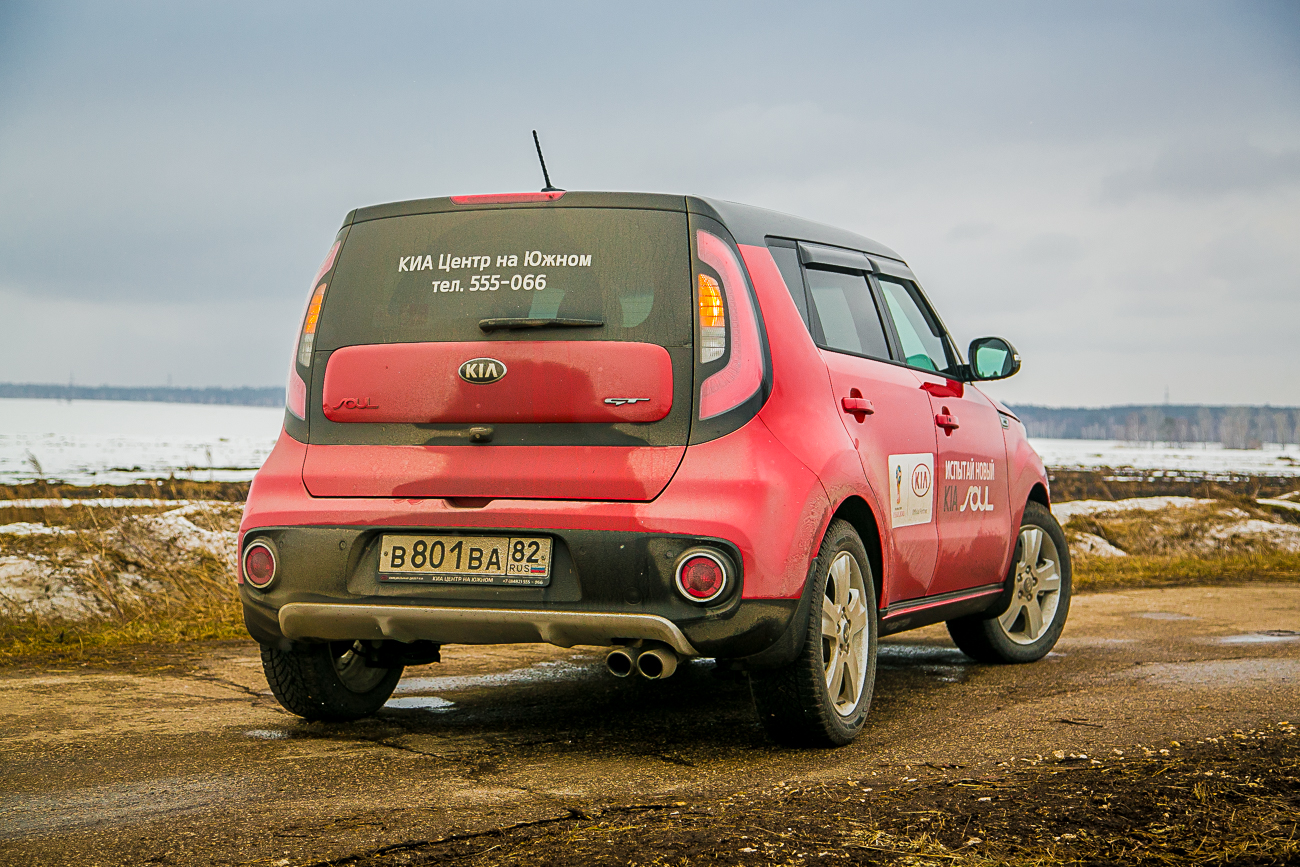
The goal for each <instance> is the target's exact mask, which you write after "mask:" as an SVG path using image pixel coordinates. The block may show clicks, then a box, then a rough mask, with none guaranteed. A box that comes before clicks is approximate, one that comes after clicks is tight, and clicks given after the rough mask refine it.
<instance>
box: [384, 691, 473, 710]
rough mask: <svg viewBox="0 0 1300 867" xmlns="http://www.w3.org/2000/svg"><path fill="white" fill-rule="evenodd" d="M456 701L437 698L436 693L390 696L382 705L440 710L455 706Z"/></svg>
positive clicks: (399, 708) (409, 708) (404, 708)
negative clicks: (400, 696)
mask: <svg viewBox="0 0 1300 867" xmlns="http://www.w3.org/2000/svg"><path fill="white" fill-rule="evenodd" d="M455 706H456V703H455V702H451V701H447V699H445V698H438V696H436V695H408V696H404V697H402V698H390V699H389V700H388V701H386V702H384V707H391V708H397V709H398V710H431V711H435V712H442V711H446V710H450V709H451V708H453V707H455Z"/></svg>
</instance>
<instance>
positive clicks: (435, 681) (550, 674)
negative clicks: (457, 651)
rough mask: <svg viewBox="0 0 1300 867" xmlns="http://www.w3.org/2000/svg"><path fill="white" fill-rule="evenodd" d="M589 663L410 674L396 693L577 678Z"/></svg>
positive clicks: (584, 673) (588, 668) (560, 662)
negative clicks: (460, 673) (459, 673)
mask: <svg viewBox="0 0 1300 867" xmlns="http://www.w3.org/2000/svg"><path fill="white" fill-rule="evenodd" d="M591 672H592V666H591V665H590V664H585V665H575V664H573V663H572V662H567V661H565V660H555V661H547V662H539V663H537V664H535V665H531V666H529V667H528V668H516V669H514V670H513V671H501V672H494V673H492V674H476V675H464V676H460V677H408V678H404V679H403V680H401V681H400V682H399V683H398V684H397V689H395V690H394V692H395V693H399V694H400V693H412V692H416V693H420V692H448V691H452V690H458V689H481V688H483V687H490V686H513V685H518V684H529V683H543V682H551V683H554V682H555V681H557V680H576V679H578V678H579V677H586V676H589V675H590V674H591Z"/></svg>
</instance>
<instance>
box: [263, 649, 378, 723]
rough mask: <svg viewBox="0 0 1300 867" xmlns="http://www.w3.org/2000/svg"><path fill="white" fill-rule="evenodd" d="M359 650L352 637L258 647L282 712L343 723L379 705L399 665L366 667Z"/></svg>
mask: <svg viewBox="0 0 1300 867" xmlns="http://www.w3.org/2000/svg"><path fill="white" fill-rule="evenodd" d="M364 651H365V648H364V646H362V645H361V643H360V642H354V641H331V642H329V643H327V644H311V645H307V646H304V647H301V648H296V649H294V650H279V649H278V648H275V647H266V646H263V647H262V670H263V671H265V672H266V682H267V683H268V684H270V686H271V692H273V693H274V694H275V697H276V699H277V700H278V701H279V702H280V704H281V705H283V706H284V709H285V710H287V711H289V712H290V713H294V714H297V715H298V716H300V717H302V718H303V719H306V720H312V721H316V720H322V721H326V722H346V721H349V720H355V719H360V718H361V717H364V716H369V715H370V714H372V713H374V712H375V711H377V710H379V709H380V708H381V707H383V706H384V702H386V701H388V697H389V696H390V695H392V694H393V689H394V687H396V686H397V681H398V680H399V679H400V678H401V677H402V666H400V665H399V666H396V667H391V668H389V667H376V666H370V665H367V664H366V659H365V653H364Z"/></svg>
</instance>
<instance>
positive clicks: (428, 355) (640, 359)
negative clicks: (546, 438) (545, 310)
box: [322, 340, 673, 499]
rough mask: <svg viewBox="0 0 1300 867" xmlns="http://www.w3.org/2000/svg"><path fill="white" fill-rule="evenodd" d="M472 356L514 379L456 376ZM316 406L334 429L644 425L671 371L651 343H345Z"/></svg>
mask: <svg viewBox="0 0 1300 867" xmlns="http://www.w3.org/2000/svg"><path fill="white" fill-rule="evenodd" d="M479 357H484V358H489V359H493V360H495V361H498V362H500V363H501V364H502V365H504V367H503V369H502V370H501V373H502V374H504V373H505V371H506V370H507V369H508V370H509V371H510V373H511V376H507V377H505V378H503V379H500V380H499V381H497V382H490V383H475V382H469V381H466V380H465V379H463V378H462V377H460V376H458V375H457V373H456V371H457V368H458V367H459V366H460V364H461V362H463V361H465V360H466V359H473V358H479ZM435 371H436V373H434V372H435ZM610 400H615V401H620V402H619V403H611V402H610ZM322 403H323V404H324V406H323V409H324V412H325V417H326V418H328V419H329V420H330V421H333V422H362V423H365V422H369V423H408V424H439V423H442V424H458V423H475V424H508V423H520V422H551V423H565V422H569V423H574V422H603V423H606V424H609V423H619V422H651V421H658V420H659V419H661V418H663V417H664V416H666V415H668V412H669V410H671V409H672V405H673V369H672V362H671V360H670V359H669V357H668V350H666V349H664V348H663V347H662V346H657V345H655V344H653V343H626V342H613V341H605V340H585V341H576V340H573V341H569V340H562V341H561V340H551V341H544V340H536V341H534V340H527V341H504V340H497V341H481V342H472V343H467V342H451V343H389V344H376V345H365V346H345V347H343V348H342V349H339V350H337V351H335V352H334V354H333V355H331V356H330V360H329V365H328V367H327V368H326V370H325V388H324V392H323V395H322ZM616 499H621V498H616Z"/></svg>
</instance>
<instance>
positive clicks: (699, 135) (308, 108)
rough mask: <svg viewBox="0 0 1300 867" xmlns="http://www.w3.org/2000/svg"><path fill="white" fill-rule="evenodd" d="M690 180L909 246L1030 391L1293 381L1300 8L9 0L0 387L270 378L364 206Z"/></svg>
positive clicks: (2, 141) (1086, 401)
mask: <svg viewBox="0 0 1300 867" xmlns="http://www.w3.org/2000/svg"><path fill="white" fill-rule="evenodd" d="M533 128H537V129H538V130H539V131H540V133H541V135H542V140H543V144H544V146H545V148H546V152H547V161H548V164H549V166H550V168H551V173H552V177H553V179H554V181H555V182H556V183H557V184H558V185H559V186H562V187H565V188H567V189H612V190H649V191H661V192H673V193H692V194H699V195H709V196H716V197H719V198H724V199H731V200H735V201H741V202H747V203H750V204H755V205H761V206H764V207H769V208H774V209H777V210H782V211H788V212H790V213H793V214H798V215H800V216H803V217H809V218H812V219H816V220H820V221H822V222H827V223H832V224H836V225H840V226H844V227H846V228H850V229H853V230H855V231H858V232H861V233H863V234H866V235H869V236H871V237H873V238H876V239H878V240H880V241H882V242H883V243H885V244H887V245H889V246H891V247H893V248H894V249H895V250H898V251H899V252H900V253H901V254H902V255H903V256H904V258H906V259H907V260H908V262H909V263H910V264H911V266H912V268H913V270H914V271H915V272H916V273H917V274H918V275H919V277H920V279H921V281H922V283H923V285H924V286H925V287H926V290H927V291H928V293H929V294H930V296H931V298H932V299H933V300H934V302H935V304H936V306H937V307H938V308H939V311H940V314H941V315H942V316H943V318H944V319H945V321H946V322H947V325H948V327H949V328H950V330H952V332H953V333H954V336H955V337H956V338H957V340H958V342H959V343H960V344H962V345H964V344H965V343H966V342H967V341H969V340H970V339H971V338H973V337H977V336H981V335H984V334H997V335H1002V336H1005V337H1007V338H1009V339H1010V340H1011V341H1012V342H1014V343H1015V344H1016V345H1017V346H1018V347H1019V348H1020V350H1021V353H1022V355H1023V356H1024V359H1025V361H1024V370H1023V371H1022V372H1021V373H1020V374H1019V375H1018V376H1017V377H1015V378H1014V379H1012V380H1009V381H1007V382H1006V383H1001V384H997V385H996V386H993V387H991V388H990V390H991V391H992V392H993V393H994V394H996V395H997V396H999V397H1001V398H1003V399H1005V400H1007V401H1009V402H1013V403H1014V402H1034V403H1042V404H1049V405H1075V406H1077V405H1105V404H1112V403H1126V402H1140V403H1146V402H1159V401H1161V400H1162V399H1163V398H1164V395H1165V389H1166V388H1168V389H1169V395H1170V398H1171V400H1172V401H1174V402H1176V403H1194V402H1207V403H1265V402H1269V403H1273V404H1300V3H1297V2H1293V0H1288V2H1235V3H1227V2H1221V3H1196V2H1190V0H1178V2H1169V3H1163V2H1148V3H1141V2H1118V3H1105V2H1087V3H1075V4H1063V3H969V2H958V3H940V2H934V3H907V4H902V3H896V2H895V3H879V4H872V3H843V4H824V5H819V4H811V3H805V4H799V5H797V6H796V5H795V4H771V5H763V4H757V3H736V4H711V3H702V2H692V3H682V4H676V3H667V2H656V3H654V4H644V5H641V6H639V7H633V6H631V5H629V4H622V3H600V4H596V3H592V4H577V3H566V4H560V3H548V4H540V3H538V4H532V3H529V4H524V3H520V4H513V3H477V2H474V3H471V2H461V3H456V4H450V3H449V4H433V3H410V4H396V3H365V4H360V3H354V4H347V5H330V4H324V3H320V4H288V3H282V4H273V3H237V2H222V3H212V4H199V3H179V4H178V3H113V4H105V3H86V4H73V3H53V2H38V3H30V4H28V3H23V2H14V0H0V381H18V382H63V381H67V379H68V377H69V375H72V376H73V377H74V378H75V379H76V381H77V382H79V383H84V384H100V383H109V384H120V385H140V384H159V383H162V382H164V381H165V380H166V379H167V377H168V376H169V375H170V376H171V377H172V381H173V382H174V383H175V384H177V385H196V386H199V385H272V384H280V383H282V382H283V378H284V377H283V372H284V371H285V369H286V368H287V365H288V359H289V353H290V348H291V346H290V344H291V342H292V340H293V333H294V331H295V330H296V328H297V326H298V320H299V317H300V315H301V313H302V308H303V305H304V303H305V299H306V295H307V293H308V291H309V289H310V287H309V286H308V285H307V284H308V282H309V281H310V279H311V276H312V274H314V273H315V270H316V267H317V266H318V265H319V263H320V259H321V258H322V256H323V255H324V253H325V251H326V249H327V248H328V247H329V245H330V242H331V240H332V238H333V236H334V233H335V231H336V230H337V228H338V225H339V223H340V222H341V220H342V218H343V216H344V215H345V214H346V213H347V211H348V210H350V209H351V208H353V207H356V206H359V205H365V204H371V203H375V202H381V201H389V200H396V199H409V198H420V197H424V196H441V195H450V194H457V193H476V192H497V191H507V190H529V189H536V188H538V187H539V186H540V177H539V171H538V168H537V164H536V158H535V155H534V153H533V151H532V142H531V139H530V137H529V131H530V130H531V129H533Z"/></svg>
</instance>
